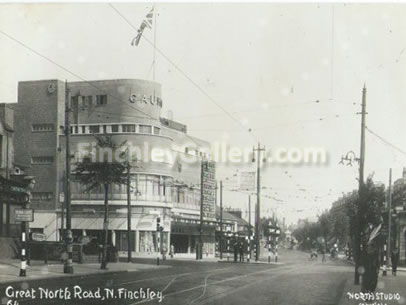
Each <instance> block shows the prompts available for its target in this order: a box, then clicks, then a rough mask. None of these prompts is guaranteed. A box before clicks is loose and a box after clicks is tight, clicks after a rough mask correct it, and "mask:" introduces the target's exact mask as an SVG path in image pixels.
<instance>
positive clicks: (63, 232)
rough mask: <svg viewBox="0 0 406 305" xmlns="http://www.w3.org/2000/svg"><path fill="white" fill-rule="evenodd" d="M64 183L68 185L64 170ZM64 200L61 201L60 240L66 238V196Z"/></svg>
mask: <svg viewBox="0 0 406 305" xmlns="http://www.w3.org/2000/svg"><path fill="white" fill-rule="evenodd" d="M63 179H64V181H63V184H64V185H65V186H66V181H65V180H66V173H65V171H64V173H63ZM64 194H65V195H66V190H64ZM63 201H64V202H61V236H60V237H59V240H60V241H63V240H64V238H65V206H64V205H65V204H64V203H65V198H64V200H63Z"/></svg>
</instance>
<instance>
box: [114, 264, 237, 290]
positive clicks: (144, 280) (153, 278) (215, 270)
mask: <svg viewBox="0 0 406 305" xmlns="http://www.w3.org/2000/svg"><path fill="white" fill-rule="evenodd" d="M230 268H232V267H227V268H221V269H214V270H208V271H196V272H188V273H180V274H177V275H176V276H177V277H181V276H186V275H192V274H198V273H208V272H217V271H220V270H227V269H230ZM171 276H174V275H173V274H171V275H165V276H156V277H151V278H147V279H142V280H135V281H130V282H124V283H118V284H114V285H111V286H113V287H114V286H120V285H128V284H133V283H139V282H146V281H149V280H156V279H163V278H167V277H171Z"/></svg>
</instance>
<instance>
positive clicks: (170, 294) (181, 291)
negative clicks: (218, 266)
mask: <svg viewBox="0 0 406 305" xmlns="http://www.w3.org/2000/svg"><path fill="white" fill-rule="evenodd" d="M306 267H307V266H306ZM294 268H296V266H290V267H288V266H286V267H280V268H276V269H275V268H271V269H267V270H261V271H257V272H252V273H248V274H242V275H238V276H235V277H231V278H226V279H223V280H219V281H216V282H213V283H210V284H208V286H210V285H214V284H219V283H224V282H228V281H233V280H236V279H240V278H245V277H249V276H252V275H255V274H259V273H266V272H270V271H275V270H281V269H282V270H283V269H288V270H289V269H292V270H290V271H293V270H294ZM303 268H305V267H303ZM204 286H205V285H204V284H202V285H198V286H195V287H191V288H187V289H183V290H178V291H174V292H172V293H169V294H167V295H166V296H165V297H168V296H173V295H177V294H180V293H185V292H189V291H192V290H196V289H199V288H203V287H204ZM152 301H156V299H149V300H142V301H138V302H134V303H130V304H128V305H135V304H142V303H149V302H152Z"/></svg>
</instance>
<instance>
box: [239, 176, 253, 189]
mask: <svg viewBox="0 0 406 305" xmlns="http://www.w3.org/2000/svg"><path fill="white" fill-rule="evenodd" d="M239 189H240V191H248V192H253V191H254V190H255V172H241V173H240V181H239Z"/></svg>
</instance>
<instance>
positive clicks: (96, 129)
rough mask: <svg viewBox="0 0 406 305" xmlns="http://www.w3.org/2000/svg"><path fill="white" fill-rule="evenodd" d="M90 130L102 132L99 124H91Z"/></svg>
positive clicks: (91, 131)
mask: <svg viewBox="0 0 406 305" xmlns="http://www.w3.org/2000/svg"><path fill="white" fill-rule="evenodd" d="M89 131H90V133H100V126H99V125H95V126H89Z"/></svg>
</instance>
